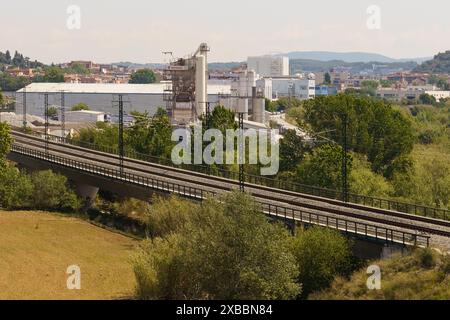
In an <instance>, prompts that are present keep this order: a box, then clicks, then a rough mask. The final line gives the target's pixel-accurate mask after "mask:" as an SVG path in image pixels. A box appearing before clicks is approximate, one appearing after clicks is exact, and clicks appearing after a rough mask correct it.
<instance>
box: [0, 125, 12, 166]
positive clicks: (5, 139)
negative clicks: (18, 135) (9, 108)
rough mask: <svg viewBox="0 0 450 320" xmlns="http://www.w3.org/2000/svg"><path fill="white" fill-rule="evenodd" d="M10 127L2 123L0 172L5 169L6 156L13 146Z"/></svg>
mask: <svg viewBox="0 0 450 320" xmlns="http://www.w3.org/2000/svg"><path fill="white" fill-rule="evenodd" d="M10 130H11V128H10V126H9V125H8V124H6V123H4V122H0V170H1V168H2V167H3V168H4V167H5V165H6V163H5V156H6V155H7V154H8V153H9V151H10V149H11V145H12V138H11V135H10Z"/></svg>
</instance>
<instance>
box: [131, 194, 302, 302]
mask: <svg viewBox="0 0 450 320" xmlns="http://www.w3.org/2000/svg"><path fill="white" fill-rule="evenodd" d="M290 247H291V238H290V235H289V234H288V232H287V231H286V230H285V229H284V228H283V227H282V226H279V225H277V224H270V223H268V221H267V219H266V218H265V216H264V215H263V214H262V213H261V209H260V208H259V206H258V205H256V203H255V202H254V201H253V200H252V199H251V198H250V196H248V195H244V194H240V193H232V194H228V195H225V196H223V197H221V198H219V199H210V200H208V201H207V202H205V203H204V204H203V205H202V206H201V207H199V208H198V210H197V214H196V215H195V216H194V217H193V218H192V221H191V223H189V224H187V225H186V227H185V228H184V229H183V230H182V231H181V232H179V233H178V234H172V235H170V236H168V237H167V238H164V239H154V240H153V241H148V242H146V243H145V244H144V245H143V246H142V247H141V250H140V252H139V255H138V256H137V257H136V259H135V274H136V277H137V283H138V287H137V288H138V290H137V293H138V296H139V298H141V299H193V300H195V299H206V300H219V299H225V300H228V299H230V300H242V299H250V300H258V299H263V300H270V299H290V298H294V297H296V296H297V295H298V294H299V292H300V287H299V285H298V284H297V283H296V282H295V279H296V278H297V275H298V272H297V265H296V263H295V259H294V256H293V254H292V253H291V250H290Z"/></svg>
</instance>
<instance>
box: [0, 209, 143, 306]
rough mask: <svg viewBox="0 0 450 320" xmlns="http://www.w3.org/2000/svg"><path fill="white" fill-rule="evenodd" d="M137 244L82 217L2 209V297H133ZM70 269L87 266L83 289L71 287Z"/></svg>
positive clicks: (0, 243)
mask: <svg viewBox="0 0 450 320" xmlns="http://www.w3.org/2000/svg"><path fill="white" fill-rule="evenodd" d="M136 245H137V241H135V240H133V239H130V238H128V237H125V236H122V235H119V234H116V233H113V232H109V231H107V230H103V229H101V228H98V227H95V226H93V225H91V224H89V223H88V222H86V221H82V220H80V219H76V218H71V217H65V216H62V215H56V214H50V213H45V212H1V211H0V299H46V300H47V299H50V300H57V299H58V300H59V299H101V300H104V299H122V298H129V297H132V295H133V292H134V288H135V278H134V274H133V268H132V265H131V260H130V256H131V254H132V251H133V249H134V247H135V246H136ZM70 265H78V266H79V267H80V268H81V290H78V291H71V290H68V289H67V286H66V281H67V277H68V275H67V274H66V270H67V267H68V266H70Z"/></svg>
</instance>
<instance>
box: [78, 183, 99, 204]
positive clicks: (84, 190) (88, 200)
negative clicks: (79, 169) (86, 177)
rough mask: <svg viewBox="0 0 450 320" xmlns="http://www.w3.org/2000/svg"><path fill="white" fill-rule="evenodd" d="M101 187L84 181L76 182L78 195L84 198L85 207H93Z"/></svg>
mask: <svg viewBox="0 0 450 320" xmlns="http://www.w3.org/2000/svg"><path fill="white" fill-rule="evenodd" d="M98 190H99V188H98V187H95V186H91V185H88V184H84V183H79V182H78V183H76V192H77V195H78V196H79V197H80V198H81V199H83V200H84V204H83V209H85V210H86V209H89V208H90V207H92V205H93V204H94V201H95V197H97V193H98Z"/></svg>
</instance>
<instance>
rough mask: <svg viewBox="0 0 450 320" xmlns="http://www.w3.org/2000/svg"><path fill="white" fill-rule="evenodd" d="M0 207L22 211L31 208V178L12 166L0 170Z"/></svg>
mask: <svg viewBox="0 0 450 320" xmlns="http://www.w3.org/2000/svg"><path fill="white" fill-rule="evenodd" d="M0 181H1V182H2V183H0V207H2V208H5V209H9V210H11V209H21V208H29V207H31V196H32V194H33V184H32V182H31V180H30V177H29V176H28V175H26V174H24V173H22V172H20V171H19V170H17V168H15V167H12V166H5V167H3V168H0Z"/></svg>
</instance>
